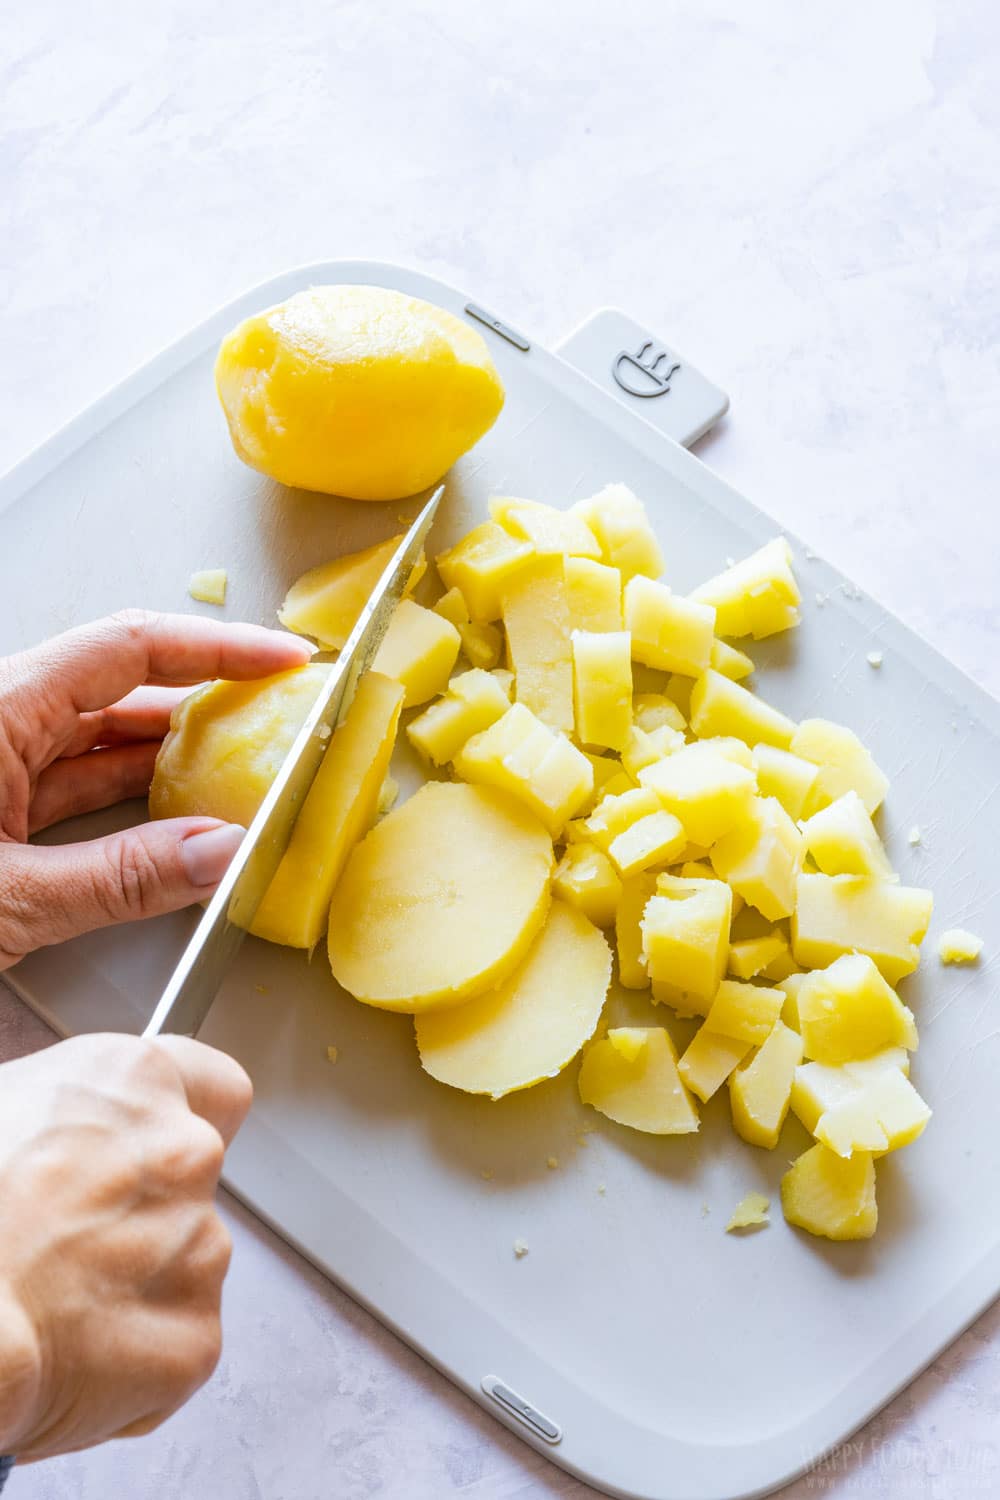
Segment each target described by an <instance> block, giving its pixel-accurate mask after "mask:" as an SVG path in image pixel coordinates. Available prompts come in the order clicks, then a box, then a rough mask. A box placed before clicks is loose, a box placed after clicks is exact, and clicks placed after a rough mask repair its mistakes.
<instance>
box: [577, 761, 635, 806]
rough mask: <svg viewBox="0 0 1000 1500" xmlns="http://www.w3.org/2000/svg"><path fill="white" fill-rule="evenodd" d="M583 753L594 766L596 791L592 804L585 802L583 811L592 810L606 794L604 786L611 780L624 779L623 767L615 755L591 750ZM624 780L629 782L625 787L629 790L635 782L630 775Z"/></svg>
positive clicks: (625, 789)
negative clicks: (596, 753) (597, 753)
mask: <svg viewBox="0 0 1000 1500" xmlns="http://www.w3.org/2000/svg"><path fill="white" fill-rule="evenodd" d="M583 753H584V755H585V756H586V757H587V759H588V760H589V761H590V764H591V766H592V767H593V771H594V791H593V797H592V801H591V803H590V805H589V806H587V805H586V804H584V806H583V808H582V809H581V811H582V812H590V811H591V810H592V809H593V808H594V807H596V806H597V804H598V803H599V802H600V800H601V798H602V797H603V796H604V788H605V787H606V786H607V784H608V783H609V782H610V781H616V782H617V781H619V780H621V779H622V768H621V765H620V764H619V762H618V761H617V760H616V759H615V757H614V756H613V755H594V754H593V752H592V751H590V750H585V751H584V752H583ZM624 780H625V781H627V782H628V787H623V788H622V790H623V791H627V790H628V789H629V788H630V787H632V786H634V782H632V781H631V780H630V778H629V777H628V776H626V777H625V778H624Z"/></svg>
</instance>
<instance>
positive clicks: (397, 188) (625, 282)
mask: <svg viewBox="0 0 1000 1500" xmlns="http://www.w3.org/2000/svg"><path fill="white" fill-rule="evenodd" d="M998 181H1000V15H998V12H997V10H996V7H995V6H994V5H993V4H991V3H990V0H940V3H937V4H935V3H933V0H880V3H879V4H875V5H873V4H871V3H870V0H864V3H862V0H842V3H840V4H838V5H836V6H833V5H821V6H815V5H811V6H806V5H802V4H801V3H800V0H757V3H756V4H755V5H753V6H745V5H741V4H738V3H736V0H699V3H698V4H697V5H690V4H682V3H680V0H657V3H656V4H652V3H650V0H617V3H616V4H614V5H606V4H599V3H597V0H543V3H538V0H502V3H500V4H497V5H494V6H471V5H469V4H468V3H467V0H422V3H418V0H395V3H394V0H374V3H370V0H369V3H363V0H286V3H284V4H283V5H281V6H275V5H273V4H269V3H262V0H240V3H238V4H237V3H235V0H216V3H215V4H213V5H211V6H205V5H204V4H202V3H194V0H157V3H150V4H145V5H132V6H128V5H125V4H116V3H113V0H93V3H91V4H88V5H86V6H79V5H76V4H72V3H70V0H35V3H33V4H32V5H28V6H26V5H22V6H18V7H13V8H8V10H7V12H5V16H4V24H3V36H2V40H0V267H2V273H3V274H2V279H0V306H2V317H0V329H2V334H3V338H2V344H0V411H2V412H3V420H2V422H0V468H2V467H6V465H7V464H8V463H10V462H13V461H14V460H16V459H17V458H18V457H20V456H21V455H22V454H23V453H24V452H26V451H27V450H29V449H30V448H31V447H32V446H33V445H34V444H35V443H37V442H38V441H40V440H41V439H42V438H43V437H45V436H46V435H47V434H48V432H49V431H50V430H51V429H53V428H54V427H57V426H59V425H60V424H61V423H62V422H64V421H65V420H66V419H67V418H68V417H70V416H72V415H73V414H74V413H75V412H76V411H77V410H78V409H79V408H80V407H81V406H83V405H85V404H86V403H88V402H89V401H90V400H91V399H92V398H93V397H94V395H95V394H97V393H98V392H100V391H101V390H103V389H104V388H105V387H106V386H108V385H109V384H111V383H113V382H114V381H116V380H118V379H119V378H120V377H121V376H123V375H124V374H126V373H128V372H129V371H130V370H131V369H132V368H133V367H134V366H135V365H137V364H138V363H140V362H141V361H143V360H145V359H146V358H147V357H148V356H149V355H150V354H152V353H153V352H155V351H156V350H157V349H158V348H159V347H161V346H162V345H163V344H165V343H167V342H169V341H171V340H172V339H173V338H175V337H176V336H177V335H178V334H179V333H180V332H181V331H183V330H184V329H185V328H186V327H188V326H189V325H190V324H191V323H193V322H196V321H198V320H200V319H201V318H202V317H204V316H205V315H206V314H207V313H208V312H210V311H211V310H212V309H213V308H214V307H215V306H216V305H217V304H218V303H220V302H223V301H226V300H228V299H229V298H230V297H232V296H233V295H234V294H235V293H237V292H238V291H241V290H243V289H244V288H245V287H247V286H249V285H251V284H252V283H254V282H255V281H258V280H261V279H263V278H264V277H266V276H269V275H271V274H272V273H274V272H275V271H277V270H279V269H281V268H283V267H285V266H287V265H289V264H294V263H298V262H303V261H309V260H318V259H324V258H330V257H335V256H351V255H369V256H373V257H384V258H386V259H396V260H403V261H408V262H411V263H413V264H415V265H418V266H420V267H421V268H423V269H426V270H428V271H430V272H432V273H434V274H438V275H440V276H443V277H445V278H447V279H450V280H453V281H455V282H456V283H457V284H458V285H460V286H464V287H466V288H467V289H468V290H469V291H470V292H474V293H475V295H476V296H477V297H478V299H479V300H480V301H482V302H483V303H485V304H486V305H487V306H489V307H491V308H493V309H494V310H495V311H497V312H499V313H500V314H502V315H503V316H505V317H507V318H509V319H510V320H511V321H512V322H513V323H514V324H515V325H518V326H521V327H523V328H524V329H525V330H527V331H528V332H529V333H530V334H532V335H534V336H535V337H537V338H539V339H541V340H550V341H554V340H555V339H556V338H557V337H558V336H559V335H560V334H561V333H563V332H564V331H565V330H566V329H567V328H569V327H570V326H572V325H573V324H574V323H575V322H576V321H578V320H579V318H581V317H582V316H583V315H584V314H585V313H587V312H589V311H590V310H591V308H593V307H594V306H596V305H597V304H600V303H606V302H612V303H617V304H618V305H620V306H622V307H624V308H625V309H627V310H628V311H630V312H632V313H634V314H635V315H636V316H637V317H639V318H640V319H642V320H644V321H645V322H647V323H648V324H649V325H650V326H651V327H652V328H654V329H655V330H657V331H659V332H660V333H661V334H662V335H664V336H665V337H667V338H669V339H671V340H672V341H673V342H674V343H675V344H676V346H677V347H678V348H680V349H681V350H682V351H683V352H684V353H685V354H686V355H688V356H689V357H690V358H691V359H692V360H693V361H694V362H695V363H696V364H697V365H699V366H700V367H701V368H702V369H703V370H704V371H705V372H706V373H707V374H708V375H709V376H710V377H713V378H715V379H717V380H718V381H719V382H720V383H721V384H722V385H723V386H725V387H726V389H727V390H728V391H729V392H730V395H731V397H732V403H733V408H732V413H731V415H730V417H729V418H728V420H727V421H726V423H725V424H724V426H723V428H722V429H721V430H720V431H718V432H717V433H716V434H715V435H713V436H711V437H710V438H709V439H707V440H706V442H705V443H703V445H702V447H701V449H700V452H701V455H702V457H703V458H704V459H705V461H706V462H708V463H710V464H711V465H712V466H713V467H715V468H716V469H718V470H719V471H720V472H721V473H722V474H724V475H725V476H726V477H727V478H728V479H730V480H732V481H733V482H734V483H735V484H736V485H737V486H739V487H740V488H741V489H743V490H744V491H745V492H746V493H748V494H749V495H750V496H751V497H752V498H753V499H755V500H757V501H758V502H759V503H760V504H762V505H763V506H764V508H765V509H767V510H769V511H770V512H771V513H772V514H773V515H774V516H775V517H777V518H778V519H779V520H783V521H787V522H788V523H789V524H790V525H793V526H794V528H795V529H796V530H797V531H798V532H799V534H800V535H802V536H803V537H805V538H806V539H807V540H808V541H809V542H810V543H811V545H812V546H813V547H814V548H815V549H816V550H817V551H819V552H822V553H824V554H826V555H827V556H829V558H830V559H831V561H833V562H835V563H837V564H838V565H839V566H840V567H842V568H843V569H844V570H845V571H846V572H847V573H848V574H849V575H850V576H852V577H854V578H855V579H856V580H857V582H858V583H859V584H860V585H862V587H864V588H865V589H868V590H871V591H872V592H874V593H875V594H877V595H878V596H879V597H880V598H881V599H882V600H883V601H884V602H885V603H886V604H888V605H889V606H890V607H891V608H892V609H894V610H895V611H896V612H897V613H898V614H900V615H901V616H902V617H903V618H904V619H905V620H907V622H908V623H909V624H911V625H912V626H913V627H915V628H916V629H917V630H919V631H921V632H922V633H923V634H925V635H927V636H928V637H930V638H931V639H932V640H934V641H935V642H936V643H937V644H938V645H939V646H940V647H941V649H942V650H944V651H945V652H946V653H947V654H948V655H950V656H951V657H952V658H954V659H955V660H956V661H957V662H958V663H959V664H960V665H961V666H962V667H963V668H965V670H967V671H968V672H970V673H971V674H972V676H974V677H975V678H977V679H978V680H979V681H980V682H982V683H983V684H984V685H985V686H986V687H987V688H988V689H990V690H991V691H992V692H993V693H995V694H1000V616H998V612H997V607H996V605H997V586H996V576H995V575H996V554H997V549H998V543H1000V520H998V515H997V505H996V494H997V489H996V479H995V476H996V474H997V472H998V469H1000V422H998V418H997V413H998V402H1000V355H998V335H1000V300H998V298H1000V202H998V195H997V182H998ZM39 553H40V556H41V555H44V539H43V538H41V537H40V538H39ZM52 586H53V587H54V588H56V587H58V580H53V581H52ZM124 602H126V601H123V603H124ZM0 649H2V643H0ZM44 1040H45V1033H44V1029H43V1028H41V1027H40V1026H39V1024H38V1023H37V1022H36V1021H34V1020H33V1019H32V1018H31V1017H29V1016H28V1015H27V1014H26V1013H25V1012H23V1011H22V1010H21V1009H20V1008H19V1007H18V1006H17V1005H16V1004H15V1003H14V1001H13V1000H12V999H11V998H10V997H9V996H6V995H5V996H4V998H3V1000H2V1001H0V1055H3V1056H11V1055H13V1054H14V1053H16V1052H18V1051H21V1050H25V1049H27V1048H28V1047H30V1046H34V1045H38V1044H40V1043H41V1042H42V1041H44ZM224 1212H225V1214H226V1217H227V1220H228V1221H229V1223H230V1224H231V1227H232V1229H233V1232H234V1236H235V1241H236V1254H235V1259H234V1265H233V1270H232V1274H231V1276H230V1279H229V1283H228V1287H227V1295H226V1333H227V1343H226V1352H225V1355H224V1359H223V1362H222V1365H221V1367H220V1369H219V1371H218V1373H217V1374H216V1376H215V1377H214V1379H213V1380H212V1382H211V1384H210V1385H209V1386H208V1388H207V1389H206V1390H205V1391H204V1392H203V1393H202V1394H201V1395H200V1396H198V1397H197V1399H196V1400H195V1401H193V1402H192V1403H191V1405H190V1406H189V1407H188V1409H187V1410H186V1411H185V1412H183V1413H182V1414H181V1415H179V1416H178V1417H176V1418H175V1419H174V1420H173V1421H172V1422H170V1423H169V1424H168V1425H167V1427H166V1428H165V1429H163V1430H162V1431H161V1432H160V1433H158V1434H156V1435H155V1436H153V1437H151V1438H148V1439H145V1440H143V1441H142V1442H141V1443H134V1444H129V1445H122V1444H119V1445H115V1446H112V1447H110V1448H106V1449H104V1450H101V1451H98V1452H95V1453H92V1454H87V1455H83V1456H75V1457H71V1458H66V1459H62V1460H59V1461H57V1462H54V1463H51V1464H47V1465H43V1466H39V1467H36V1468H34V1469H32V1470H25V1471H23V1472H21V1473H19V1474H18V1475H17V1478H16V1481H15V1482H12V1484H11V1487H10V1492H11V1494H12V1495H13V1496H24V1497H27V1500H70V1497H74V1500H75V1497H79V1500H98V1497H102V1500H103V1497H105V1496H107V1495H122V1496H128V1497H129V1500H153V1497H154V1496H155V1497H157V1500H181V1497H183V1500H191V1497H193V1500H201V1497H204V1496H209V1495H221V1496H224V1497H225V1500H258V1497H266V1500H363V1497H369V1496H375V1495H380V1496H385V1497H387V1500H444V1497H448V1496H458V1495H461V1496H467V1497H470V1500H473V1497H474V1500H513V1497H515V1496H516V1497H518V1500H528V1497H531V1500H535V1497H542V1496H554V1495H562V1496H574V1497H575V1496H580V1497H582V1496H583V1495H585V1494H591V1493H593V1492H592V1491H590V1490H587V1489H586V1487H585V1486H583V1485H581V1484H579V1483H577V1482H576V1481H574V1480H572V1479H570V1478H569V1477H568V1476H566V1475H564V1474H563V1473H562V1472H561V1471H559V1470H557V1469H555V1468H552V1467H551V1466H550V1465H548V1464H547V1463H546V1462H545V1460H543V1459H541V1458H539V1457H536V1456H535V1455H534V1454H533V1453H531V1452H530V1451H529V1450H528V1449H526V1448H525V1447H523V1446H522V1445H521V1444H520V1443H518V1442H517V1441H516V1440H515V1439H514V1438H513V1437H511V1436H509V1435H508V1434H507V1433H506V1432H505V1431H504V1430H502V1429H501V1428H500V1427H499V1426H498V1425H497V1424H496V1423H494V1422H492V1421H491V1420H489V1419H488V1418H487V1417H485V1416H484V1415H483V1414H481V1413H480V1412H479V1411H478V1409H476V1408H474V1407H473V1406H472V1405H471V1403H469V1402H468V1401H467V1400H466V1399H465V1398H464V1396H462V1395H460V1394H459V1393H457V1392H456V1391H455V1390H453V1389H452V1388H451V1387H450V1385H449V1384H448V1383H447V1382H446V1381H445V1380H444V1379H442V1378H441V1377H440V1376H438V1375H437V1374H436V1373H435V1372H433V1371H432V1370H430V1369H429V1368H428V1367H427V1366H425V1365H424V1364H423V1363H422V1362H421V1361H420V1360H419V1359H418V1358H417V1357H416V1356H415V1355H413V1354H411V1353H410V1352H409V1351H408V1350H407V1349H405V1348H403V1347H401V1346H400V1345H399V1343H398V1342H397V1341H396V1340H395V1339H394V1337H393V1336H392V1335H390V1334H388V1333H386V1332H385V1331H384V1330H383V1329H382V1328H381V1327H380V1326H379V1325H378V1324H377V1323H375V1322H374V1321H373V1320H372V1319H371V1318H370V1317H369V1316H368V1315H367V1314H365V1313H364V1312H362V1311H361V1310H360V1309H359V1308H357V1307H356V1306H354V1305H353V1304H352V1303H351V1302H349V1301H348V1300H347V1299H346V1298H345V1297H343V1296H342V1295H341V1294H340V1293H339V1292H337V1291H335V1290H334V1289H333V1288H332V1287H331V1286H330V1285H329V1284H328V1283H326V1282H325V1281H324V1280H323V1279H322V1278H320V1277H319V1276H317V1275H316V1274H315V1273H314V1272H312V1271H311V1270H310V1269H309V1268H308V1267H306V1266H304V1265H303V1264H302V1263H301V1261H300V1260H299V1259H298V1258H297V1257H296V1256H295V1255H294V1254H293V1253H291V1252H290V1251H288V1250H287V1249H285V1248H284V1247H283V1246H282V1245H281V1244H280V1243H279V1242H278V1241H277V1240H276V1239H275V1238H274V1237H273V1236H272V1235H271V1234H269V1232H268V1231H266V1230H265V1229H263V1228H262V1227H261V1226H260V1225H258V1224H257V1223H256V1222H255V1221H254V1220H252V1219H251V1218H250V1217H249V1216H248V1215H246V1214H245V1213H244V1212H243V1211H242V1210H240V1209H239V1208H238V1207H236V1206H235V1205H233V1204H232V1203H230V1202H228V1201H227V1202H226V1203H225V1204H224ZM261 1287H264V1288H266V1296H265V1297H263V1298H262V1297H261V1292H260V1289H261ZM998 1412H1000V1311H998V1310H996V1309H994V1311H993V1312H992V1313H990V1314H988V1315H987V1316H986V1317H984V1318H983V1319H982V1320H981V1321H980V1322H979V1323H978V1324H977V1325H976V1326H975V1327H974V1328H973V1329H972V1330H970V1331H969V1332H968V1333H967V1334H966V1335H965V1337H964V1338H963V1339H961V1340H960V1341H959V1342H958V1343H957V1344H956V1345H955V1346H954V1347H953V1348H952V1349H951V1350H949V1351H948V1352H947V1353H946V1354H945V1355H944V1356H942V1358H941V1359H939V1360H938V1361H937V1363H936V1364H935V1365H934V1366H933V1367H932V1368H931V1369H930V1370H928V1371H927V1372H926V1373H925V1374H924V1375H923V1376H921V1377H920V1379H918V1380H917V1381H916V1383H915V1384H914V1385H913V1386H912V1387H911V1388H910V1389H909V1390H908V1391H906V1392H904V1393H903V1394H902V1395H901V1396H899V1397H898V1398H897V1399H896V1401H895V1402H893V1404H892V1405H891V1406H890V1407H889V1408H888V1409H887V1410H886V1411H885V1412H883V1413H882V1415H881V1416H879V1417H878V1418H877V1419H876V1420H875V1421H874V1422H873V1423H871V1424H870V1426H869V1427H868V1428H867V1429H866V1430H865V1431H864V1432H862V1433H860V1434H859V1435H858V1436H857V1438H856V1439H855V1440H854V1441H853V1442H852V1443H850V1444H848V1445H847V1446H846V1447H845V1448H844V1449H843V1450H842V1451H841V1452H840V1453H838V1454H836V1455H834V1456H833V1457H832V1458H831V1459H829V1460H827V1462H826V1463H825V1464H824V1465H823V1466H822V1468H821V1469H820V1470H819V1471H817V1472H816V1473H814V1474H812V1475H808V1476H806V1477H804V1478H803V1479H801V1480H799V1481H798V1482H797V1483H796V1484H795V1485H793V1486H792V1487H791V1488H790V1489H789V1490H787V1491H786V1492H785V1493H786V1494H787V1495H788V1496H789V1497H790V1500H806V1497H807V1496H809V1497H811V1496H816V1495H819V1496H823V1497H829V1500H841V1497H848V1496H854V1495H863V1496H871V1497H875V1496H878V1497H884V1500H888V1497H891V1500H897V1497H903V1496H906V1497H907V1500H910V1497H920V1500H923V1497H927V1500H952V1497H955V1500H959V1497H961V1500H966V1497H975V1496H978V1495H989V1496H993V1495H995V1494H996V1493H997V1492H998V1491H1000V1435H998V1433H997V1430H996V1421H997V1415H998Z"/></svg>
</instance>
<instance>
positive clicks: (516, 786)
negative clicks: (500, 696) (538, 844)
mask: <svg viewBox="0 0 1000 1500" xmlns="http://www.w3.org/2000/svg"><path fill="white" fill-rule="evenodd" d="M454 765H455V770H456V771H457V772H458V774H459V776H461V777H463V778H464V779H465V780H466V781H471V782H478V783H480V784H481V785H483V786H496V787H502V788H503V789H504V790H506V791H508V792H510V793H512V794H513V796H515V797H517V798H519V799H520V801H522V802H524V803H526V804H527V806H528V807H530V808H531V809H532V811H533V812H534V813H535V815H536V817H538V818H539V819H540V820H541V821H542V822H543V823H544V824H545V826H546V828H547V829H548V830H549V832H550V833H551V834H552V836H553V838H555V837H556V836H557V835H558V834H559V832H560V831H561V829H562V828H563V825H564V824H565V823H566V822H567V821H568V820H569V819H570V818H571V817H572V816H573V814H574V813H575V812H576V811H577V810H578V809H579V808H580V806H581V805H582V804H583V803H584V802H585V801H586V800H587V798H588V797H589V796H590V793H591V789H592V787H593V785H594V772H593V769H592V767H591V765H590V762H589V761H588V759H587V757H586V756H585V755H584V754H583V752H582V751H580V750H577V748H576V746H575V745H571V744H570V742H569V740H567V739H564V738H563V736H562V735H561V734H556V733H554V732H553V730H551V729H549V727H548V726H547V725H546V724H543V723H542V721H541V720H540V719H536V718H535V716H534V714H533V713H532V712H531V711H530V709H527V708H525V706H524V704H523V703H515V704H514V705H513V707H512V708H508V710H507V712H506V713H505V714H504V716H503V718H501V719H498V720H497V721H496V723H495V724H493V725H491V726H490V728H489V729H485V730H483V732H482V733H481V734H475V735H473V736H472V738H471V739H470V740H468V741H467V742H466V744H465V745H464V746H463V747H462V749H461V750H460V751H459V752H458V754H457V755H456V757H455V761H454Z"/></svg>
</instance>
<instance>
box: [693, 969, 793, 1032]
mask: <svg viewBox="0 0 1000 1500" xmlns="http://www.w3.org/2000/svg"><path fill="white" fill-rule="evenodd" d="M784 999H785V996H784V992H783V991H782V990H777V989H769V988H768V987H767V986H765V985H762V984H743V983H741V982H740V980H738V979H723V981H722V982H721V984H720V985H719V988H718V990H717V991H716V994H715V999H714V1000H713V1001H712V1004H711V1006H710V1008H709V1012H708V1015H707V1017H706V1018H705V1028H706V1029H707V1030H708V1031H713V1032H715V1033H717V1034H718V1035H720V1036H728V1037H733V1038H735V1039H736V1040H737V1041H741V1042H746V1043H747V1044H748V1045H749V1046H752V1047H760V1046H761V1045H762V1044H763V1043H764V1042H766V1041H767V1039H768V1037H769V1036H770V1034H771V1032H772V1031H773V1030H774V1026H775V1023H776V1021H777V1019H778V1017H779V1016H780V1015H781V1007H782V1005H783V1004H784Z"/></svg>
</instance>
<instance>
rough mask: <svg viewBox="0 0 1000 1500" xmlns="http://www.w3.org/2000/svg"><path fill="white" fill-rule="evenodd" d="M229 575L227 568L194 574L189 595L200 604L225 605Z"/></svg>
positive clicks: (208, 569)
mask: <svg viewBox="0 0 1000 1500" xmlns="http://www.w3.org/2000/svg"><path fill="white" fill-rule="evenodd" d="M228 582H229V575H228V573H227V572H226V570H225V568H203V569H202V570H201V572H199V573H192V574H191V579H190V582H189V583H188V593H189V594H190V596H191V598H192V599H197V600H198V603H199V604H225V602H226V586H227V584H228Z"/></svg>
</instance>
